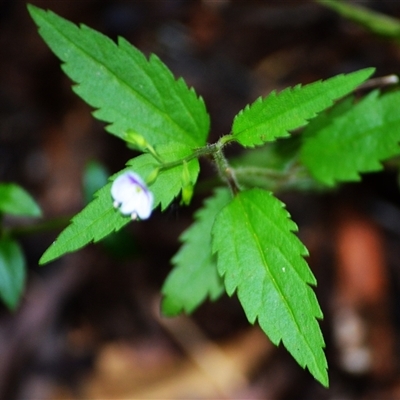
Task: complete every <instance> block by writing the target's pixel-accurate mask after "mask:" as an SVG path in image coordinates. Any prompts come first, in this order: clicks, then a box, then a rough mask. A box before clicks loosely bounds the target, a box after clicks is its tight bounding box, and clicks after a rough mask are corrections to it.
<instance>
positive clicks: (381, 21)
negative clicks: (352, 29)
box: [316, 0, 400, 38]
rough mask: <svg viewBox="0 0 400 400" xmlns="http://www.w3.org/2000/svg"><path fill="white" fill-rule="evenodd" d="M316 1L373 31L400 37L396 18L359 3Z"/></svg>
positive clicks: (399, 23) (332, 0)
mask: <svg viewBox="0 0 400 400" xmlns="http://www.w3.org/2000/svg"><path fill="white" fill-rule="evenodd" d="M316 2H317V3H320V4H321V5H323V6H325V7H328V8H330V9H332V10H334V11H336V12H337V13H339V14H340V15H342V16H343V17H345V18H348V19H349V20H351V21H354V22H356V23H358V24H360V25H361V26H363V27H365V28H366V29H368V30H370V31H371V32H373V33H376V34H378V35H382V36H387V37H394V38H399V37H400V21H399V20H398V19H396V18H393V17H390V16H388V15H385V14H381V13H379V12H377V11H373V10H370V9H368V8H366V7H363V6H361V5H359V4H350V3H347V2H343V1H337V0H316Z"/></svg>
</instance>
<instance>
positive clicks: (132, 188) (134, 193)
mask: <svg viewBox="0 0 400 400" xmlns="http://www.w3.org/2000/svg"><path fill="white" fill-rule="evenodd" d="M111 196H112V197H113V199H114V207H116V208H119V210H120V211H121V213H122V214H124V215H129V214H130V215H131V216H132V219H136V218H138V217H139V218H140V219H147V218H149V217H150V214H151V210H152V208H153V194H152V193H151V192H150V190H149V189H148V188H147V186H146V184H145V183H144V182H143V180H142V178H141V177H140V176H139V175H138V174H135V173H134V172H125V173H123V174H121V175H120V176H119V177H118V178H117V179H115V181H114V182H113V184H112V186H111Z"/></svg>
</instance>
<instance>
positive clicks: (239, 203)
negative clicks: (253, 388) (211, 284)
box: [212, 189, 328, 386]
mask: <svg viewBox="0 0 400 400" xmlns="http://www.w3.org/2000/svg"><path fill="white" fill-rule="evenodd" d="M289 217H290V216H289V213H288V212H287V211H286V210H285V209H284V205H283V204H282V203H281V202H280V201H279V200H278V199H276V198H275V197H274V196H273V195H272V194H271V193H270V192H266V191H264V190H261V189H251V190H248V191H243V192H239V193H238V194H237V195H236V197H235V198H234V199H233V201H232V202H231V203H229V204H228V205H227V206H226V207H225V208H223V209H222V211H221V212H220V213H219V214H218V215H217V217H216V220H215V224H214V227H213V229H212V234H213V250H214V251H215V252H217V256H218V260H217V263H218V271H219V273H220V275H221V276H223V278H224V282H225V288H226V291H227V293H228V295H232V294H233V293H234V292H235V291H237V295H238V298H239V300H240V302H241V304H242V306H243V309H244V311H245V313H246V316H247V318H248V320H249V321H250V323H254V322H255V320H256V319H258V322H259V324H260V326H261V328H262V329H263V330H264V332H265V333H266V334H267V335H268V337H269V338H270V339H271V341H272V342H273V343H274V344H275V345H278V344H279V342H280V341H282V342H283V344H284V346H285V347H286V348H287V350H288V351H289V352H290V353H291V354H292V356H293V357H294V358H295V360H296V361H297V362H298V363H299V364H300V365H301V366H302V367H303V368H304V367H305V366H307V367H308V369H309V370H310V372H311V374H312V375H313V376H314V377H315V378H316V379H317V380H318V381H320V382H321V383H322V384H323V385H325V386H327V385H328V375H327V371H326V369H327V362H326V359H325V355H324V352H323V347H324V346H325V345H324V340H323V337H322V334H321V331H320V328H319V325H318V322H317V320H316V318H322V312H321V310H320V307H319V305H318V301H317V299H316V296H315V294H314V292H313V290H312V288H311V287H310V286H309V285H310V284H311V285H314V284H315V283H316V281H315V278H314V276H313V274H312V272H311V271H310V269H309V267H308V265H307V263H306V261H305V260H304V258H303V256H305V255H307V254H308V252H307V249H306V248H305V247H304V245H303V244H302V243H301V242H300V240H299V239H298V238H297V237H296V236H295V235H294V234H293V231H296V230H297V226H296V224H295V223H294V222H293V221H292V220H291V219H290V218H289Z"/></svg>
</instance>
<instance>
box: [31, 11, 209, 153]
mask: <svg viewBox="0 0 400 400" xmlns="http://www.w3.org/2000/svg"><path fill="white" fill-rule="evenodd" d="M28 9H29V12H30V14H31V16H32V18H33V19H34V21H35V23H36V24H37V25H38V27H39V33H40V35H41V36H42V37H43V39H44V40H45V42H46V43H47V44H48V46H49V47H50V48H51V50H52V51H53V52H54V53H55V54H56V55H57V56H58V57H59V58H60V59H61V60H62V61H63V62H64V64H63V65H62V68H63V70H64V72H65V73H66V74H67V75H68V76H69V77H70V78H71V79H72V80H73V81H74V82H76V83H77V85H76V86H74V91H75V92H76V93H77V94H78V95H79V96H81V97H82V99H83V100H85V101H86V102H87V103H88V104H90V105H91V106H92V107H94V108H96V109H97V110H96V111H95V112H94V116H95V117H96V118H98V119H100V120H102V121H105V122H107V123H109V124H110V125H108V126H107V128H106V129H107V130H108V131H109V132H110V133H112V134H114V135H117V136H119V137H121V138H122V139H124V138H125V135H126V133H127V131H131V132H136V133H137V134H139V135H141V136H143V137H144V138H145V139H146V140H147V141H148V142H149V143H150V144H151V145H153V146H155V145H158V144H163V143H169V142H180V143H183V144H187V145H189V146H192V147H197V146H202V145H204V144H205V141H206V137H207V135H208V131H209V116H208V114H207V112H206V109H205V106H204V102H203V100H202V99H201V98H199V97H197V95H196V94H195V92H194V90H193V89H189V88H188V87H187V86H186V84H185V82H184V81H183V80H182V79H178V80H175V78H174V77H173V75H172V73H171V72H170V70H169V69H168V68H167V67H166V66H165V65H164V64H163V63H162V62H161V61H160V60H159V58H158V57H156V56H154V55H152V56H150V59H149V60H147V59H146V57H145V56H144V55H143V54H142V53H141V52H140V51H139V50H137V49H136V48H135V47H133V46H132V45H131V44H129V43H128V42H127V41H126V40H125V39H123V38H121V37H120V38H119V39H118V44H116V43H114V42H113V41H112V40H111V39H109V38H108V37H106V36H104V35H102V34H101V33H99V32H97V31H95V30H93V29H90V28H88V27H87V26H85V25H80V27H78V26H76V25H75V24H73V23H71V22H69V21H67V20H65V19H63V18H61V17H59V16H57V15H56V14H54V13H53V12H51V11H47V12H46V11H44V10H41V9H39V8H37V7H34V6H32V5H29V6H28Z"/></svg>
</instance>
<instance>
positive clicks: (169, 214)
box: [0, 0, 400, 400]
mask: <svg viewBox="0 0 400 400" xmlns="http://www.w3.org/2000/svg"><path fill="white" fill-rule="evenodd" d="M31 3H33V4H35V5H37V6H39V7H42V8H49V9H51V10H53V11H54V12H56V13H58V14H59V15H61V16H63V17H65V18H67V19H69V20H72V21H73V22H75V23H81V22H82V23H85V24H86V25H89V26H91V27H93V28H95V29H97V30H99V31H101V32H102V33H104V34H106V35H109V36H110V37H112V38H113V39H115V38H116V37H117V36H118V35H121V36H124V37H125V38H126V39H128V40H129V41H130V42H131V43H132V44H134V45H135V46H137V47H138V48H139V49H141V50H142V51H144V52H145V53H146V54H149V53H156V54H157V55H159V56H160V58H161V59H162V60H163V61H164V62H165V63H166V64H167V65H168V66H169V67H170V68H171V69H172V70H173V72H174V74H175V75H176V76H183V77H184V79H185V80H186V81H187V83H188V84H189V85H190V86H193V87H194V88H195V89H196V91H197V93H199V94H200V95H202V96H203V97H204V99H205V102H206V104H207V107H208V110H209V112H210V114H211V120H212V132H211V138H210V141H214V140H215V139H216V138H218V137H219V136H220V135H222V134H226V133H229V131H230V126H231V122H232V118H233V116H234V115H235V114H236V113H237V112H238V111H239V110H240V109H241V108H243V107H244V106H245V105H246V104H247V103H249V102H251V101H253V100H254V99H255V98H256V97H258V96H260V95H266V94H268V93H269V92H270V91H271V90H274V89H276V90H281V89H283V88H285V87H287V86H293V85H295V84H297V83H303V84H306V83H309V82H312V81H314V80H318V79H325V78H329V77H331V76H333V75H335V74H338V73H342V72H351V71H354V70H357V69H360V68H364V67H370V66H373V67H376V68H377V72H376V75H375V76H383V75H387V74H393V73H398V72H399V69H400V43H398V42H395V41H393V40H388V39H384V38H379V37H376V36H374V35H373V34H371V33H368V32H367V31H365V30H364V29H362V28H360V27H358V26H356V25H355V24H353V23H351V22H349V21H346V20H344V19H343V18H340V17H339V16H337V15H336V14H334V13H333V12H331V11H329V10H327V9H325V8H323V7H322V6H319V5H316V4H314V3H312V2H307V1H261V0H260V1H255V0H246V1H244V0H241V1H235V0H221V1H213V0H209V1H200V0H198V1H197V0H196V1H195V0H194V1H185V0H159V1H144V0H142V1H123V0H120V1H117V0H115V1H112V0H110V1H100V0H80V1H74V0H63V1H51V0H46V1H45V0H43V1H39V0H32V1H31ZM363 4H364V5H366V6H370V7H373V8H375V9H377V10H379V11H381V12H384V13H387V14H389V15H391V16H394V17H398V18H400V2H397V1H389V0H379V1H378V0H377V1H365V2H363ZM0 52H1V53H0V54H1V57H0V180H1V181H14V182H17V183H19V184H21V185H22V186H23V187H25V188H26V189H27V190H28V191H30V193H31V194H32V195H33V196H34V197H35V198H36V199H37V201H38V202H39V203H40V205H41V207H42V208H43V211H44V216H45V217H44V218H45V219H49V218H55V217H63V216H70V215H73V213H76V212H77V211H79V210H80V209H81V208H82V207H83V205H84V199H83V190H82V176H83V171H84V169H85V166H86V165H87V163H88V162H89V161H90V160H98V161H100V162H102V163H103V164H104V165H106V166H107V168H108V169H109V171H110V173H113V172H115V171H118V170H119V169H121V168H122V167H123V166H124V162H125V161H126V160H128V159H129V158H131V157H132V155H131V154H130V152H129V150H127V149H126V148H125V147H124V145H123V143H122V142H120V141H119V140H118V139H117V138H114V137H111V136H110V135H108V134H106V133H105V131H104V129H103V124H102V123H100V122H98V121H96V120H94V119H93V118H92V117H91V114H90V112H91V110H90V108H89V107H88V106H87V105H85V104H84V103H83V102H82V101H81V100H80V99H79V98H78V97H76V96H75V95H74V94H73V92H72V91H71V82H70V81H69V80H68V79H67V78H66V77H65V76H64V75H63V73H62V72H61V69H60V65H59V61H58V59H56V57H55V56H54V55H53V54H52V53H51V52H50V50H49V49H48V48H47V47H46V45H45V44H44V43H43V41H42V40H41V38H40V37H39V35H38V34H37V30H36V27H35V26H34V24H33V22H32V21H31V20H30V18H29V16H28V13H27V10H26V4H25V2H23V1H21V0H0ZM399 112H400V111H399ZM338 162H340V160H338ZM205 173H207V171H206V172H205ZM281 197H282V198H283V200H284V201H285V202H286V203H287V206H288V210H289V211H290V213H291V214H292V217H293V219H294V220H295V221H296V222H297V223H298V224H299V228H300V232H299V235H300V237H301V239H302V241H303V242H304V243H305V244H306V246H307V247H308V249H309V250H310V254H311V256H310V257H309V259H308V261H309V263H310V266H311V268H312V269H313V271H314V273H315V275H316V276H317V279H318V287H317V296H318V298H319V300H320V303H321V307H322V309H323V311H324V314H325V319H324V321H322V322H321V327H322V329H323V332H324V335H325V338H326V341H327V349H326V352H327V357H328V362H329V366H330V379H331V386H330V388H329V389H324V388H323V387H321V386H320V385H319V384H318V383H317V382H315V381H314V380H313V378H312V377H311V376H310V375H309V373H308V372H307V371H303V370H302V369H301V368H300V367H299V366H298V365H297V364H296V363H295V362H294V361H293V360H292V358H291V357H290V356H289V355H288V354H287V352H286V351H285V349H283V348H281V347H279V348H275V347H273V346H272V345H271V344H270V342H269V341H268V339H267V338H266V337H265V336H264V334H263V333H262V332H261V331H260V330H259V328H258V327H257V326H254V327H252V326H249V325H248V323H247V321H246V319H245V317H244V315H243V311H242V310H241V307H240V305H239V304H238V301H237V300H236V298H235V297H234V298H228V297H226V296H225V297H223V298H222V299H220V300H219V301H218V302H216V303H209V302H207V303H206V304H204V305H203V306H202V307H201V308H200V309H199V310H198V311H196V312H195V313H194V315H193V316H192V317H187V316H182V317H179V318H174V319H165V318H161V317H160V315H159V301H160V294H159V293H160V287H161V284H162V282H163V279H164V278H165V276H166V275H167V273H168V271H169V270H170V268H171V266H170V263H169V260H170V258H171V256H172V255H173V254H174V253H175V252H176V251H177V250H178V248H179V242H178V237H179V234H180V233H181V232H182V231H183V230H184V229H185V228H186V227H187V226H189V224H190V222H191V215H192V213H193V211H194V210H195V209H196V207H198V206H199V205H200V204H201V199H196V200H195V201H194V204H193V205H191V206H190V207H189V208H182V207H180V206H179V204H178V203H176V204H174V205H173V206H171V207H170V209H168V210H167V211H166V212H165V213H164V214H161V213H159V212H156V213H155V214H154V216H152V218H151V219H150V220H149V221H148V222H146V223H139V224H130V226H129V227H128V229H127V235H128V236H127V238H128V243H129V244H128V249H126V248H125V250H128V251H127V252H126V256H125V257H124V256H123V255H122V254H121V255H120V256H119V257H118V256H116V255H115V254H112V253H111V252H110V251H108V250H109V249H107V247H105V246H104V245H101V244H99V245H96V246H94V245H91V246H88V247H87V248H85V249H83V250H81V251H79V252H77V253H75V254H72V255H68V256H65V257H63V258H62V259H60V260H58V261H56V262H54V263H52V264H50V265H47V266H44V267H38V265H37V262H38V259H39V257H40V255H41V254H42V253H43V251H44V250H45V249H46V247H47V246H48V245H49V244H50V243H51V242H52V241H53V240H54V238H55V237H56V234H57V233H58V231H49V232H43V233H41V234H36V235H32V236H27V237H24V238H22V244H23V248H24V250H25V252H26V256H27V259H28V265H29V279H28V285H27V290H26V294H25V295H24V299H23V301H22V304H21V306H20V308H19V309H18V310H17V311H16V312H15V313H10V312H9V311H8V310H7V309H5V308H4V307H2V308H1V310H0V398H1V399H7V400H14V399H15V400H34V399H51V400H56V399H57V400H59V399H100V398H109V399H111V398H112V399H147V398H153V399H192V398H197V399H216V398H218V399H236V398H237V399H271V400H272V399H274V400H275V399H276V400H281V399H282V400H284V399H313V400H314V399H332V400H333V399H349V400H350V399H399V398H400V369H399V366H400V365H399V355H400V353H399V350H400V336H399V330H400V313H399V304H400V245H399V243H400V207H399V206H400V195H399V188H398V178H397V171H389V172H385V173H377V174H370V175H368V176H365V177H364V179H363V182H362V183H361V184H357V185H352V184H348V185H343V186H342V187H341V188H339V189H337V190H335V191H334V192H330V193H324V194H313V193H301V194H299V193H282V194H281ZM9 223H29V221H20V220H18V221H13V220H11V221H9Z"/></svg>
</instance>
